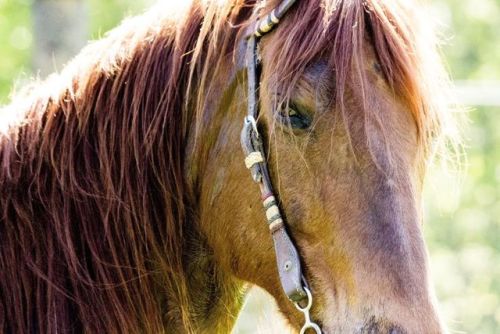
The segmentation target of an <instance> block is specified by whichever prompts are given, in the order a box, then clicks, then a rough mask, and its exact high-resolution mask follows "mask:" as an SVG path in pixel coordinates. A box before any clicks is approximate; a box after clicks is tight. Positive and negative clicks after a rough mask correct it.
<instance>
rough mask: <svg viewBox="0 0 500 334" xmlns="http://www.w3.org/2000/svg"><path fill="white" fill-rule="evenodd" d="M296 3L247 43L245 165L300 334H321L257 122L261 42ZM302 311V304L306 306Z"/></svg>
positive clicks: (282, 7) (278, 11)
mask: <svg viewBox="0 0 500 334" xmlns="http://www.w3.org/2000/svg"><path fill="white" fill-rule="evenodd" d="M295 2H296V0H284V1H282V2H281V3H280V4H279V5H278V7H276V8H275V9H273V10H272V11H271V13H269V14H268V15H266V16H265V17H264V18H262V19H260V20H258V21H257V22H256V24H255V25H254V26H253V27H252V30H250V33H249V34H248V36H247V38H246V41H247V47H246V54H245V58H246V59H245V61H246V71H247V80H248V112H247V116H246V117H245V121H244V124H243V129H242V131H241V145H242V147H243V151H244V153H245V156H246V158H245V165H246V167H247V168H248V169H250V172H251V174H252V178H253V180H254V181H255V182H256V183H258V184H259V186H260V191H261V195H262V201H263V204H264V209H265V211H266V217H267V222H268V224H269V230H270V231H271V234H272V238H273V242H274V250H275V253H276V260H277V264H278V272H279V277H280V281H281V286H282V287H283V290H284V292H285V294H286V295H287V297H288V299H289V300H290V301H291V302H293V303H294V305H295V306H296V307H297V309H298V310H299V311H301V312H302V313H303V314H304V319H305V322H304V325H303V326H302V329H301V331H300V333H301V334H303V333H305V332H306V331H307V330H308V329H312V330H314V331H315V332H316V333H321V329H320V327H319V326H318V325H317V324H316V323H314V322H313V321H311V317H310V313H309V312H310V309H311V306H312V303H313V297H312V294H311V291H310V289H309V287H308V284H307V282H306V279H305V277H304V275H303V274H302V269H301V264H300V256H299V253H298V251H297V248H296V247H295V245H294V243H293V241H292V240H291V238H290V236H289V235H288V232H287V230H286V227H285V223H284V220H283V216H282V214H281V210H280V208H279V206H278V203H277V200H276V196H274V190H273V186H272V182H271V178H270V175H269V170H268V166H267V161H266V159H265V151H264V143H263V141H262V137H261V135H260V134H259V130H258V126H257V119H258V116H259V98H258V95H259V92H258V89H259V84H260V76H259V65H260V64H259V58H260V57H259V54H258V53H259V51H258V42H259V40H260V38H261V37H262V36H264V35H266V34H267V33H269V32H270V31H271V30H272V29H273V28H274V27H275V26H276V25H277V24H278V23H279V22H280V20H281V19H282V18H283V16H284V15H285V14H286V12H287V11H288V10H289V9H290V7H291V6H292V5H293V4H294V3H295ZM304 301H305V304H306V306H305V307H302V306H301V305H300V304H299V303H301V302H302V303H304Z"/></svg>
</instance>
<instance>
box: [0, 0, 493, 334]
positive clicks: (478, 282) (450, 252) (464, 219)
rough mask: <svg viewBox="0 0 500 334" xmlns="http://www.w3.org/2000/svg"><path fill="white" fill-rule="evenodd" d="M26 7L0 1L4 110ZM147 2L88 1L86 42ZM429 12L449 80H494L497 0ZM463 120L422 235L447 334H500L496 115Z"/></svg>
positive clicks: (22, 63) (435, 0)
mask: <svg viewBox="0 0 500 334" xmlns="http://www.w3.org/2000/svg"><path fill="white" fill-rule="evenodd" d="M32 1H33V0H0V103H5V102H7V100H8V98H7V96H8V94H9V92H10V91H11V89H12V86H13V82H14V81H15V80H18V79H19V78H23V77H26V76H27V75H30V74H29V73H30V71H31V70H30V66H31V65H30V62H31V59H30V57H31V50H32V42H33V41H32V39H33V38H32V32H31V30H32V26H31V16H30V6H31V4H32ZM168 1H171V0H168ZM172 1H173V0H172ZM175 1H177V0H175ZM179 1H180V0H179ZM151 2H152V1H151V0H141V1H133V0H107V1H101V0H88V10H89V20H90V29H91V31H90V33H89V38H90V39H96V38H99V37H100V36H102V35H103V34H104V33H105V32H106V31H108V30H109V29H111V28H112V27H114V26H116V25H117V24H118V23H119V21H120V20H121V19H122V18H123V17H124V15H128V14H134V13H138V12H140V11H141V10H142V9H143V8H144V7H145V6H146V3H151ZM431 4H432V8H433V9H434V10H435V12H436V13H437V15H438V17H439V18H440V19H441V21H442V22H443V26H444V28H445V29H444V31H443V35H444V37H445V38H444V40H445V43H444V46H443V51H444V54H445V56H446V60H447V63H448V66H449V69H450V72H451V74H452V77H453V78H454V79H456V80H500V61H499V60H500V39H499V31H500V19H499V18H500V0H432V1H431ZM22 73H27V74H24V75H23V74H22ZM499 94H500V92H499ZM468 116H469V118H470V120H471V122H470V126H469V127H468V128H467V129H466V131H465V137H466V151H467V152H466V153H467V159H468V160H467V163H466V168H465V173H464V175H463V176H462V179H461V182H457V180H456V179H455V178H456V176H454V175H453V174H451V175H449V174H447V173H446V172H445V171H444V170H439V169H437V170H434V169H433V170H432V171H431V173H430V175H429V176H428V180H427V185H426V194H425V198H426V199H425V203H426V210H425V212H426V223H425V225H424V231H425V235H426V240H427V242H428V245H429V252H430V254H431V269H432V272H433V279H434V284H435V286H436V288H437V294H438V299H439V300H440V302H441V306H442V307H441V308H442V310H443V313H444V316H445V319H446V321H447V323H448V324H449V326H450V328H451V329H452V330H457V331H465V332H467V333H483V334H494V333H498V332H499V331H500V307H499V305H500V298H499V296H500V265H499V264H500V150H499V149H498V148H499V147H500V131H498V129H500V109H499V108H486V107H485V108H478V109H476V110H472V111H470V112H469V113H468ZM249 309H250V310H251V309H252V307H250V308H249ZM244 318H245V319H253V318H255V316H254V317H249V316H248V315H247V316H246V317H244ZM266 319H267V320H269V316H267V317H266ZM250 321H251V320H250ZM252 325H254V324H253V323H252V324H246V325H244V326H240V327H238V328H239V329H240V332H245V330H242V328H255V327H252ZM249 326H250V327H249Z"/></svg>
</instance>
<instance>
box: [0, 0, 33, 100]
mask: <svg viewBox="0 0 500 334" xmlns="http://www.w3.org/2000/svg"><path fill="white" fill-rule="evenodd" d="M30 6H31V1H30V0H0V103H2V102H6V101H7V95H8V94H9V92H10V91H11V86H12V82H13V80H15V79H17V78H19V77H20V76H21V73H22V72H25V71H28V70H29V62H30V56H31V43H32V33H31V21H30Z"/></svg>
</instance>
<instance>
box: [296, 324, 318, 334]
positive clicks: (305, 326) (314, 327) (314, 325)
mask: <svg viewBox="0 0 500 334" xmlns="http://www.w3.org/2000/svg"><path fill="white" fill-rule="evenodd" d="M308 329H312V330H313V331H314V332H315V333H316V334H322V332H321V328H320V327H319V326H318V325H317V324H315V323H314V322H309V323H305V324H304V326H302V329H301V330H300V334H305V332H306V331H307V330H308Z"/></svg>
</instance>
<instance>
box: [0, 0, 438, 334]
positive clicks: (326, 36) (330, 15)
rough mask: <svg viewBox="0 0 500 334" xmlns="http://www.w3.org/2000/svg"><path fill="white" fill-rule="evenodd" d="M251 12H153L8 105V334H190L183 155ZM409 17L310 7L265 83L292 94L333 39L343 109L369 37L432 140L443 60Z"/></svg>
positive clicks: (338, 6)
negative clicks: (177, 333) (173, 333)
mask: <svg viewBox="0 0 500 334" xmlns="http://www.w3.org/2000/svg"><path fill="white" fill-rule="evenodd" d="M276 3H277V1H270V2H269V3H268V7H266V8H272V7H273V6H274V5H275V4H276ZM254 6H255V1H246V0H245V1H244V0H237V1H227V3H226V2H221V1H195V2H194V3H192V4H190V5H187V6H186V7H185V8H183V9H182V10H180V9H177V10H168V9H165V8H162V7H157V8H155V9H153V10H151V11H150V12H148V13H146V14H144V15H142V16H140V17H137V18H134V19H131V20H128V21H126V22H125V23H124V24H123V25H122V26H121V27H119V28H117V29H116V30H114V31H113V32H111V33H110V34H109V35H108V36H107V37H106V38H104V39H103V40H101V41H98V42H95V43H93V44H91V45H90V46H88V47H87V48H86V49H85V50H84V51H83V52H82V53H81V54H80V55H79V56H78V57H77V58H76V59H75V60H74V61H73V62H72V63H71V64H70V65H69V66H68V67H67V68H66V69H65V70H64V71H63V72H62V73H61V74H59V75H54V76H52V77H51V78H49V79H48V80H46V81H45V82H42V83H35V84H33V85H32V86H31V87H30V88H27V89H26V90H25V91H24V92H22V93H20V94H18V95H17V96H16V97H15V98H14V100H13V102H12V104H11V105H9V106H7V107H5V108H3V109H2V110H1V115H2V117H3V118H4V119H5V120H4V121H3V122H2V125H1V127H0V130H1V131H2V133H0V161H1V169H0V184H1V190H0V191H1V192H0V210H1V221H0V330H1V331H2V332H5V333H29V332H72V331H75V332H92V333H115V332H131V333H135V332H164V331H165V330H166V329H165V328H164V326H165V324H166V323H169V321H173V319H182V320H181V321H182V322H183V326H184V327H185V328H190V327H191V324H190V316H191V313H192V312H193V310H190V307H189V305H190V302H191V300H190V296H189V291H188V287H187V283H186V276H187V273H186V263H185V262H186V258H185V257H186V254H187V252H188V251H189V247H190V245H189V244H187V243H186V241H187V240H189V238H190V236H191V234H194V233H196V231H197V229H196V226H195V222H196V203H197V176H196V175H189V177H188V175H186V163H185V157H186V154H187V153H186V150H187V149H186V148H187V147H188V140H189V139H190V136H194V133H195V132H196V133H199V134H200V136H202V132H203V130H202V128H201V124H203V119H204V117H206V115H205V114H204V111H205V109H206V108H205V107H204V106H205V104H207V103H208V102H207V101H209V100H210V97H211V96H212V95H211V94H213V92H215V91H218V90H217V89H219V90H220V87H218V86H216V85H220V83H217V81H216V80H213V79H214V77H215V75H216V73H217V71H218V69H219V68H221V67H222V66H224V65H225V66H226V67H227V66H228V64H230V62H231V61H233V62H235V63H236V62H237V55H236V52H235V50H236V49H237V41H238V40H239V37H240V36H241V35H242V32H243V31H244V29H245V27H246V26H247V25H248V24H249V22H251V20H249V18H250V16H251V15H252V12H253V7H254ZM410 13H411V10H408V8H402V6H401V4H400V2H399V1H392V0H386V1H377V0H368V1H361V0H359V1H345V2H344V1H335V0H322V1H299V4H298V5H297V6H296V8H295V9H294V10H293V11H292V13H291V15H290V16H289V17H287V19H286V21H285V22H283V25H282V26H280V28H279V29H278V30H277V31H276V34H278V35H279V36H280V37H279V38H278V40H279V41H280V43H278V44H276V45H272V46H270V48H271V50H270V52H271V53H273V54H274V55H275V56H274V61H273V63H272V64H266V66H273V67H274V68H275V72H274V74H275V77H273V78H270V79H269V80H270V81H271V82H275V83H276V85H277V86H278V85H286V84H287V85H292V84H293V82H295V81H296V80H297V78H298V77H299V76H300V74H301V73H302V72H303V70H304V68H305V67H306V66H307V64H308V63H309V62H310V61H311V60H312V59H314V58H315V57H317V56H318V55H320V54H321V52H322V50H325V49H331V47H332V46H333V49H334V52H333V53H332V55H331V57H330V62H331V65H332V66H334V68H335V71H336V77H337V85H336V92H335V95H336V96H337V97H339V98H337V100H336V103H338V104H339V106H342V105H343V101H342V96H343V90H344V89H345V83H346V81H348V79H349V78H348V77H349V75H352V74H350V73H353V72H354V73H356V75H358V76H359V79H360V82H363V80H364V79H363V74H362V71H360V70H359V69H360V66H361V60H360V59H361V58H360V57H361V50H362V44H363V43H364V42H365V40H366V39H367V36H368V38H369V39H370V40H371V41H372V43H373V45H374V47H375V50H376V53H377V56H378V59H379V61H380V65H381V68H382V71H383V73H384V74H385V76H386V78H387V80H388V82H389V83H390V84H391V87H392V88H393V89H394V92H395V94H398V95H400V96H401V98H402V99H404V100H405V101H406V102H407V103H408V104H409V105H410V106H411V110H412V112H413V115H414V118H415V121H416V123H417V125H418V128H419V135H420V139H421V141H422V143H423V144H424V145H423V146H424V147H429V146H430V142H431V138H433V137H434V136H435V133H436V132H438V131H439V128H440V126H441V123H442V122H443V118H442V114H441V113H440V111H439V107H440V105H439V103H438V101H436V100H434V99H433V98H432V94H430V92H431V91H433V90H434V89H435V87H436V85H437V84H438V83H436V81H438V80H436V81H431V80H429V78H436V75H433V76H429V75H428V73H429V71H434V69H433V68H431V67H430V66H429V65H430V64H434V63H436V62H435V59H429V58H428V57H427V56H428V55H430V54H433V53H432V52H430V51H429V50H424V49H423V48H422V47H421V46H420V44H419V43H420V38H422V37H423V35H421V32H420V30H419V29H420V28H419V27H420V25H419V23H418V22H417V20H416V18H415V17H414V16H412V15H410ZM425 45H426V46H427V45H428V44H427V43H426V44H425ZM353 68H354V69H358V70H359V71H358V72H356V71H352V69H353ZM367 103H368V101H367ZM366 112H367V113H369V112H370V109H369V108H366ZM344 117H345V118H348V117H349V114H348V111H344ZM193 129H195V130H196V131H195V132H193V131H194V130H193ZM205 145H206V144H205ZM202 150H203V147H202V145H201V144H200V145H199V147H198V146H197V147H195V148H192V152H194V153H193V154H202V152H201V151H202ZM166 296H168V298H166Z"/></svg>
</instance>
